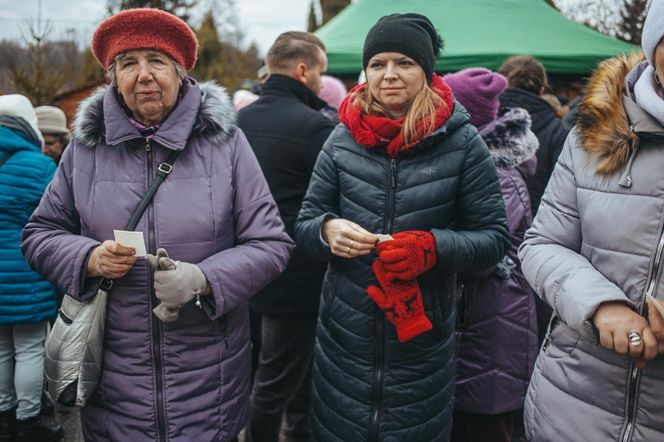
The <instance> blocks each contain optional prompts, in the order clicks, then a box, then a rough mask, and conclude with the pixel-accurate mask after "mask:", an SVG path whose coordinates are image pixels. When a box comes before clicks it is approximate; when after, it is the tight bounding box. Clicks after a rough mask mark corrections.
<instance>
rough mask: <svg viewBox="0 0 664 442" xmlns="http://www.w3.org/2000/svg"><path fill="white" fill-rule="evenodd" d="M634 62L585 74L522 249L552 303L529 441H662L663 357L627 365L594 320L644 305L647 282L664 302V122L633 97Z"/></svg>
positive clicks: (530, 403)
mask: <svg viewBox="0 0 664 442" xmlns="http://www.w3.org/2000/svg"><path fill="white" fill-rule="evenodd" d="M639 61H640V57H639V56H638V55H635V56H630V57H620V58H616V59H612V60H608V61H606V62H605V63H603V64H602V65H601V66H600V68H599V69H598V71H597V72H596V73H595V74H594V75H593V78H592V79H591V81H590V84H589V88H588V91H587V94H586V96H585V98H584V101H583V103H582V104H581V107H580V113H579V120H578V121H579V125H578V126H577V128H576V129H575V130H574V131H573V132H572V133H571V135H570V136H569V138H568V139H567V142H566V144H565V147H564V149H563V152H562V154H561V155H560V159H559V162H558V164H557V165H556V168H555V170H554V173H553V175H552V177H551V180H550V181H549V184H548V186H547V189H546V191H545V193H544V197H543V199H542V204H541V205H540V207H539V211H538V213H537V217H536V218H535V220H534V222H533V226H532V228H531V229H530V230H529V231H528V232H527V233H526V240H525V242H524V243H523V245H522V247H521V249H520V253H519V256H520V258H521V261H522V269H523V272H524V274H525V276H526V278H527V279H528V281H529V282H530V284H531V285H532V286H533V287H534V289H535V290H536V291H537V293H538V294H539V296H541V297H542V298H543V299H544V300H545V301H546V302H547V303H548V304H549V305H550V306H551V307H552V308H553V310H554V317H553V319H552V322H551V325H550V328H549V333H548V335H547V338H546V339H545V341H544V344H543V346H542V349H541V350H540V353H539V357H538V359H537V363H536V365H535V371H534V374H533V377H532V379H531V382H530V386H529V390H528V394H527V397H526V404H525V425H526V434H527V437H528V439H529V440H530V441H532V442H540V441H569V442H574V441H621V442H629V441H632V442H642V441H643V442H645V441H649V442H651V441H662V440H664V418H662V412H663V411H664V358H662V357H661V356H658V357H657V358H655V359H654V360H653V361H649V362H648V364H647V366H646V368H645V369H643V370H641V369H637V368H635V366H634V363H633V361H632V359H631V358H630V357H628V356H624V355H619V354H617V353H615V352H613V351H611V350H607V349H605V348H603V347H601V346H600V344H599V342H598V334H597V330H596V329H595V328H594V326H593V324H592V321H591V320H592V317H593V315H594V313H595V311H596V309H597V307H598V306H599V305H600V304H601V303H603V302H607V301H623V302H625V303H627V304H628V305H630V306H631V307H633V308H634V309H635V310H637V311H639V312H641V313H644V312H645V310H646V306H645V305H644V298H645V295H646V291H647V290H652V293H653V295H654V296H655V297H656V298H660V299H664V290H663V289H664V287H662V280H661V271H662V265H661V263H660V261H661V260H662V254H661V250H662V247H664V224H663V223H664V180H662V171H664V127H662V126H661V125H660V124H659V123H657V122H656V121H655V120H653V119H652V118H651V117H650V116H649V115H648V114H647V113H645V111H644V110H642V109H641V108H640V107H639V106H638V105H637V104H636V102H635V101H634V99H633V98H632V97H633V95H632V87H633V84H634V82H635V81H636V79H637V78H638V77H639V75H640V74H641V72H642V70H643V68H644V65H643V63H641V64H639ZM623 85H624V86H623ZM621 86H622V87H621ZM598 165H601V166H602V167H604V169H605V171H606V172H605V173H598V172H597V167H598ZM658 251H659V252H660V253H657V252H658Z"/></svg>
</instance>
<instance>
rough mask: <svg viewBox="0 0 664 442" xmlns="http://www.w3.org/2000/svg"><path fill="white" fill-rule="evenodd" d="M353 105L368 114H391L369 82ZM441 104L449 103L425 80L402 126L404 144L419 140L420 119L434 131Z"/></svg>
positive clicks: (427, 128) (426, 128)
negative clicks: (375, 95) (372, 90)
mask: <svg viewBox="0 0 664 442" xmlns="http://www.w3.org/2000/svg"><path fill="white" fill-rule="evenodd" d="M353 105H355V106H358V105H359V106H361V107H362V112H363V113H365V114H368V115H379V116H383V117H387V116H389V115H390V112H389V111H388V110H387V109H386V108H385V107H384V106H383V105H382V104H381V103H380V102H379V101H378V100H377V99H376V97H374V95H373V94H372V93H371V89H369V85H368V84H367V85H366V87H365V88H364V91H363V92H361V93H359V94H356V95H355V98H354V99H353ZM439 106H447V105H446V104H445V102H444V101H443V99H442V98H440V97H439V96H438V94H436V92H434V90H433V89H431V87H430V86H429V85H428V84H427V83H426V82H425V83H424V86H423V87H422V89H420V91H419V92H418V93H417V95H415V98H414V99H413V101H412V103H411V104H410V106H408V110H407V111H406V114H405V118H404V121H403V126H402V127H401V136H402V139H403V142H404V144H410V143H412V142H413V141H416V140H417V138H418V135H420V136H421V134H420V133H419V132H418V130H417V122H418V121H420V120H422V121H424V122H425V131H426V133H430V132H433V130H434V129H436V128H435V124H436V108H438V107H439Z"/></svg>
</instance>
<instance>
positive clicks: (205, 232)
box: [23, 9, 293, 442]
mask: <svg viewBox="0 0 664 442" xmlns="http://www.w3.org/2000/svg"><path fill="white" fill-rule="evenodd" d="M197 46H198V44H197V41H196V37H195V35H194V33H193V32H192V31H191V29H190V28H189V27H188V26H187V25H186V24H185V23H184V22H182V21H181V20H180V19H178V18H176V17H175V16H173V15H171V14H168V13H166V12H163V11H159V10H156V9H131V10H126V11H123V12H120V13H118V14H116V15H114V16H112V17H110V18H108V19H107V20H105V21H104V22H103V23H102V24H101V25H100V26H99V28H98V29H97V30H96V31H95V34H94V37H93V40H92V51H93V53H94V55H95V57H96V58H97V60H98V61H99V62H100V64H101V65H102V66H103V67H104V68H105V69H106V70H107V72H108V76H109V78H110V81H111V85H110V87H107V88H104V89H101V90H99V91H98V92H97V93H95V94H94V95H93V96H92V97H90V98H89V99H88V100H87V101H86V102H84V103H83V104H82V105H81V107H80V108H79V110H78V114H77V119H76V122H75V130H74V137H73V140H72V142H71V144H70V146H69V147H68V148H67V149H66V150H65V154H64V156H63V158H62V161H61V163H60V167H59V169H58V171H57V174H56V177H55V179H54V181H53V183H52V184H51V186H50V187H49V188H48V190H47V192H46V194H45V196H44V198H43V199H42V201H41V203H40V205H39V207H38V208H37V210H36V211H35V213H34V214H33V215H32V217H31V220H30V222H29V224H28V225H27V226H26V228H25V230H24V233H23V251H24V253H25V256H26V258H27V259H28V261H29V262H30V264H31V265H32V267H33V268H34V269H36V270H37V271H38V272H40V273H41V274H42V275H44V276H45V277H46V278H47V279H49V280H50V281H51V282H53V283H54V284H55V285H56V286H57V287H58V288H59V289H61V290H63V291H66V292H67V293H68V294H69V295H70V296H72V297H73V298H75V299H78V300H80V301H87V300H89V299H90V298H91V297H92V296H94V295H95V292H96V289H97V287H98V286H99V281H100V279H101V278H102V277H105V278H109V279H112V280H114V285H113V287H112V290H111V291H110V293H109V296H108V305H107V314H106V332H105V340H104V362H103V370H102V375H101V380H100V383H99V386H98V388H97V389H96V391H95V392H94V393H93V395H92V397H91V398H90V400H89V401H88V402H87V403H86V405H85V407H84V408H83V409H82V412H81V420H82V424H83V433H84V437H85V440H86V441H109V440H113V441H134V442H135V441H148V440H149V441H171V442H175V441H183V442H184V441H187V442H188V441H213V440H214V441H228V440H234V439H235V438H236V436H237V434H238V433H239V431H240V430H241V428H242V427H243V426H244V424H245V422H246V419H247V415H248V413H247V412H248V393H249V383H250V382H249V371H250V354H249V328H248V309H247V301H248V300H249V298H250V297H251V296H252V295H253V294H255V293H256V292H258V291H259V290H260V289H261V288H263V287H264V286H265V285H266V284H268V283H269V282H270V281H272V280H273V279H275V278H276V277H277V276H278V275H279V273H280V272H281V271H283V269H284V268H285V266H286V263H287V261H288V258H289V256H290V252H291V251H292V248H293V243H292V241H291V240H290V238H289V237H288V235H287V234H286V233H285V231H284V226H283V224H282V222H281V220H280V217H279V214H278V210H277V206H276V205H275V203H274V200H273V199H272V196H271V195H270V191H269V188H268V186H267V184H266V182H265V179H264V177H263V175H262V173H261V169H260V167H259V165H258V163H257V161H256V159H255V157H254V155H253V154H252V152H251V149H250V146H249V144H248V143H247V140H246V138H245V137H244V135H243V134H242V132H241V131H240V130H239V129H237V128H236V126H235V115H234V113H233V108H232V104H231V102H230V100H229V98H228V96H227V95H226V93H225V91H224V90H223V89H222V88H220V87H218V86H215V85H214V84H209V83H208V84H201V85H199V84H198V83H197V82H196V81H195V80H193V79H192V78H190V77H187V75H186V71H187V70H188V69H191V68H192V67H193V66H194V63H195V61H196V51H197ZM173 151H179V156H178V157H177V162H175V163H174V164H173V168H172V171H171V173H170V175H169V176H168V179H166V180H165V181H164V183H163V184H162V185H161V187H159V189H158V191H157V193H156V195H155V196H154V198H153V199H152V202H151V203H150V205H149V206H148V207H147V210H145V212H144V214H143V216H142V217H141V219H140V222H139V223H138V225H137V227H136V229H135V230H137V231H140V232H143V234H144V237H145V245H146V248H147V250H148V251H152V252H153V253H154V251H156V250H157V248H160V249H159V251H158V252H157V253H156V255H157V256H153V255H148V259H147V260H143V259H137V256H136V250H135V249H134V248H131V247H126V246H123V245H121V244H119V243H117V242H115V241H113V240H112V238H113V237H114V236H113V235H114V234H113V230H114V229H122V228H123V227H124V226H125V224H126V223H127V220H128V219H129V217H130V214H131V213H132V210H133V209H134V208H135V206H136V205H137V204H138V202H139V201H140V200H141V198H142V196H143V195H144V194H145V193H146V190H147V188H148V187H149V186H150V184H151V183H152V182H153V180H154V177H155V172H156V170H157V169H158V168H163V164H161V163H162V162H164V161H165V160H166V159H167V158H168V157H169V156H171V153H172V152H173Z"/></svg>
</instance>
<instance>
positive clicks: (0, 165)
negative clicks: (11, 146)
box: [0, 152, 15, 168]
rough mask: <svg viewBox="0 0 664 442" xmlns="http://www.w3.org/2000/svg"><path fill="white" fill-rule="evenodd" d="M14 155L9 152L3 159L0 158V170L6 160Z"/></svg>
mask: <svg viewBox="0 0 664 442" xmlns="http://www.w3.org/2000/svg"><path fill="white" fill-rule="evenodd" d="M14 153H15V152H9V153H8V154H7V155H5V156H4V157H2V158H0V168H2V165H3V164H5V163H6V162H7V160H8V159H10V158H11V157H12V155H14Z"/></svg>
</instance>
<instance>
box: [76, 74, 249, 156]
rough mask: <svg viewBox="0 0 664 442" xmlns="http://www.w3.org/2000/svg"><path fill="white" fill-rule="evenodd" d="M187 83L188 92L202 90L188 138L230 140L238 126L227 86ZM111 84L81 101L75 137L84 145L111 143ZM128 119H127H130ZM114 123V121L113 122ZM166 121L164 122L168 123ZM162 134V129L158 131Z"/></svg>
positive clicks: (187, 81)
mask: <svg viewBox="0 0 664 442" xmlns="http://www.w3.org/2000/svg"><path fill="white" fill-rule="evenodd" d="M183 81H185V82H186V88H187V89H188V92H185V95H186V94H187V93H193V92H194V90H192V89H195V90H200V94H201V102H200V106H198V113H197V115H196V118H195V120H194V121H193V125H192V127H191V131H190V133H189V134H188V136H187V138H189V137H193V136H203V137H206V138H207V139H209V140H210V141H211V142H213V143H221V142H223V141H225V140H226V139H228V138H229V137H230V136H231V135H232V134H233V132H234V131H235V129H236V127H237V123H236V119H237V117H236V113H235V110H234V109H233V104H232V102H231V100H230V98H229V97H228V94H227V93H226V89H225V88H223V87H221V86H219V85H217V84H215V83H214V82H206V83H201V84H200V85H199V84H197V83H196V81H195V80H193V79H191V78H187V79H185V80H183ZM109 89H110V86H102V87H100V88H98V89H97V90H96V91H95V92H94V93H93V94H92V95H91V96H90V97H88V98H87V99H86V100H84V101H83V102H81V104H80V105H79V107H78V109H77V111H76V117H75V120H74V130H73V137H74V139H75V140H76V141H77V142H79V143H82V144H85V145H89V146H97V145H100V144H103V143H107V142H108V143H109V144H115V143H112V141H113V140H111V139H107V137H109V136H110V137H111V138H113V135H112V134H109V132H108V131H107V124H109V118H110V119H111V120H114V118H113V117H117V116H109V115H108V113H109V107H110V106H109V103H106V102H105V101H106V100H108V98H109ZM183 101H184V98H183V99H181V100H180V102H179V103H178V105H177V106H176V108H175V109H174V110H173V112H171V115H170V116H169V117H168V118H167V119H166V122H168V120H169V119H171V117H172V116H173V117H175V115H174V114H176V112H177V108H178V107H180V106H182V105H183ZM127 121H128V119H127ZM113 124H115V122H114V121H113ZM165 125H166V124H164V126H165ZM157 133H159V132H157Z"/></svg>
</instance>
